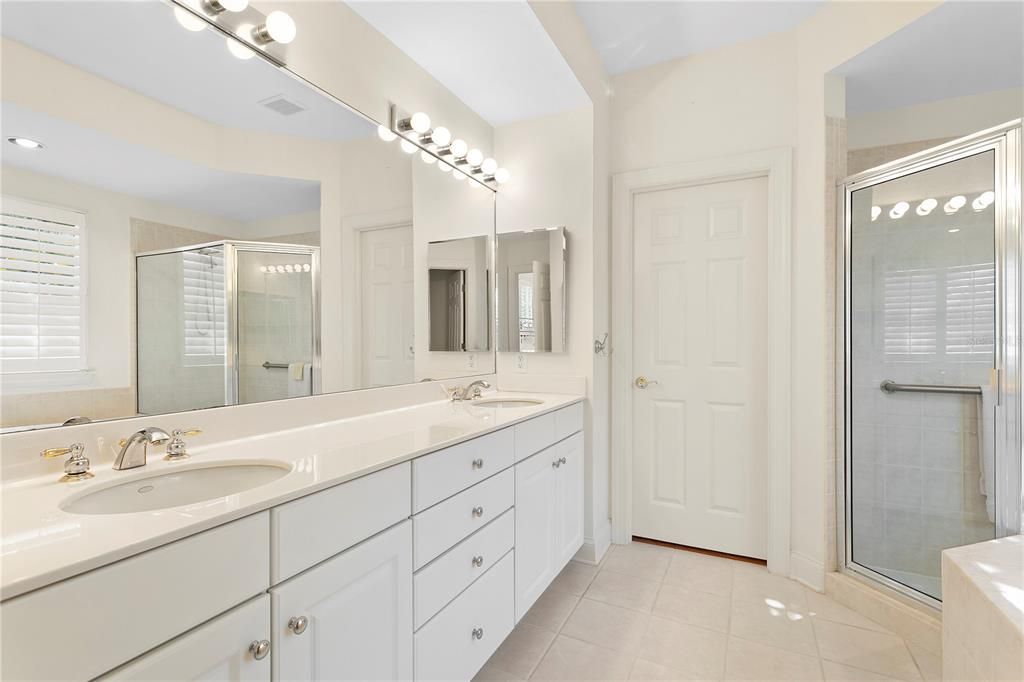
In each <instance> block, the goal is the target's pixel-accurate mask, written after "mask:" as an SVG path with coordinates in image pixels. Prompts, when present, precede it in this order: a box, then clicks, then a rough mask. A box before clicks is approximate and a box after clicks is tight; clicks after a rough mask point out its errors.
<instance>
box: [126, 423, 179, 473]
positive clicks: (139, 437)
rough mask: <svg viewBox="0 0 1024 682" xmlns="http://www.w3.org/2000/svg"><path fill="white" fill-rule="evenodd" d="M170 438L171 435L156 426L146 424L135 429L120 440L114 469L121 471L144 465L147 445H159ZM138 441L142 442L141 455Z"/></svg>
mask: <svg viewBox="0 0 1024 682" xmlns="http://www.w3.org/2000/svg"><path fill="white" fill-rule="evenodd" d="M170 439H171V437H170V436H169V435H167V432H166V431H164V430H163V429H161V428H159V427H156V426H147V427H146V428H144V429H141V430H139V431H136V432H135V433H133V434H132V435H130V436H128V437H127V438H125V439H123V440H122V441H121V443H120V445H121V452H120V454H118V456H117V459H115V460H114V469H116V470H117V471H121V470H123V469H135V468H137V467H144V466H146V451H147V449H148V448H149V446H150V445H160V444H161V443H166V442H167V441H169V440H170ZM140 443H141V444H142V449H141V453H142V454H141V455H140V454H139V453H140V450H139V447H138V445H139V444H140Z"/></svg>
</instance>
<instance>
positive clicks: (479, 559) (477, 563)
mask: <svg viewBox="0 0 1024 682" xmlns="http://www.w3.org/2000/svg"><path fill="white" fill-rule="evenodd" d="M473 565H474V566H476V567H477V568H480V567H481V566H483V565H484V557H483V555H482V554H480V555H477V556H475V557H473Z"/></svg>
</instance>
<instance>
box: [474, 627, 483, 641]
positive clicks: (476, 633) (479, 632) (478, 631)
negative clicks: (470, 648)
mask: <svg viewBox="0 0 1024 682" xmlns="http://www.w3.org/2000/svg"><path fill="white" fill-rule="evenodd" d="M483 638H484V629H483V628H473V639H483Z"/></svg>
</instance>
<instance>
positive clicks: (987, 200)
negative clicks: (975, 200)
mask: <svg viewBox="0 0 1024 682" xmlns="http://www.w3.org/2000/svg"><path fill="white" fill-rule="evenodd" d="M979 198H980V199H981V200H982V202H983V203H984V204H985V205H986V206H988V205H989V204H991V203H992V202H993V201H995V200H996V193H995V192H993V191H992V190H988V191H987V192H984V193H982V195H981V196H980V197H979Z"/></svg>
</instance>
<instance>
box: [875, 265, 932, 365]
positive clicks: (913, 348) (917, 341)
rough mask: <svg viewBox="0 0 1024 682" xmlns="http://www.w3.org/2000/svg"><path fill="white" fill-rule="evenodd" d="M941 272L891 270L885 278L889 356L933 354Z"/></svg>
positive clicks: (885, 323)
mask: <svg viewBox="0 0 1024 682" xmlns="http://www.w3.org/2000/svg"><path fill="white" fill-rule="evenodd" d="M937 279H938V273H936V271H935V269H933V268H923V269H910V270H891V271H889V272H886V273H885V279H884V280H883V290H884V296H885V299H884V311H885V313H884V314H885V322H884V325H885V332H884V344H885V354H886V355H887V356H906V357H908V358H910V357H912V356H934V355H935V353H936V350H937V346H938V341H937V335H938V327H937V325H938V287H937Z"/></svg>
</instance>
